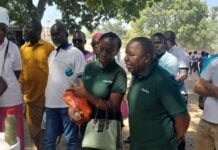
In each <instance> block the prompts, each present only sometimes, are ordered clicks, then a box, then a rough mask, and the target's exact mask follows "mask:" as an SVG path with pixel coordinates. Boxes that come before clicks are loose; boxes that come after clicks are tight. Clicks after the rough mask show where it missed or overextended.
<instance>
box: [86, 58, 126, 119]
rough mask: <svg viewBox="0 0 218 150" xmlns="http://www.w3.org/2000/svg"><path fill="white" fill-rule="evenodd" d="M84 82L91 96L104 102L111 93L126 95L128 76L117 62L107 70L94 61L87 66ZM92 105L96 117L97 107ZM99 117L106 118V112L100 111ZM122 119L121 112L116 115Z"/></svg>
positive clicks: (110, 115)
mask: <svg viewBox="0 0 218 150" xmlns="http://www.w3.org/2000/svg"><path fill="white" fill-rule="evenodd" d="M83 82H84V86H85V88H86V90H87V91H88V92H89V93H90V94H92V95H94V96H96V97H98V98H99V99H102V100H109V98H110V95H111V93H121V94H125V92H126V86H127V85H126V84H127V76H126V72H125V71H124V69H123V68H122V67H120V66H119V65H118V64H117V63H116V62H114V63H113V64H112V65H110V66H109V67H107V68H101V67H100V64H99V62H97V61H94V62H91V63H89V64H87V66H86V68H85V72H84V75H83ZM90 105H91V107H92V108H93V110H94V112H93V117H94V115H95V109H96V107H95V106H94V105H92V104H91V103H90ZM99 114H100V115H99ZM101 114H102V115H101ZM99 116H100V117H104V118H105V112H103V111H100V110H99V112H98V117H99ZM113 116H114V114H113V115H112V114H109V117H110V118H111V117H113ZM120 117H121V115H120V112H119V113H118V114H117V115H116V118H117V119H119V120H120V119H121V118H120ZM113 118H114V117H113Z"/></svg>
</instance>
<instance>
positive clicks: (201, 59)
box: [199, 51, 208, 73]
mask: <svg viewBox="0 0 218 150" xmlns="http://www.w3.org/2000/svg"><path fill="white" fill-rule="evenodd" d="M207 58H208V55H207V53H206V52H205V51H202V52H201V57H200V60H199V71H200V73H201V72H202V69H203V65H204V63H205V61H206V60H207Z"/></svg>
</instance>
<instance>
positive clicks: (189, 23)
mask: <svg viewBox="0 0 218 150" xmlns="http://www.w3.org/2000/svg"><path fill="white" fill-rule="evenodd" d="M212 26H213V24H212V22H211V20H210V19H209V18H208V8H207V4H206V3H205V2H203V1H201V0H186V1H184V0H163V1H161V2H159V3H155V4H154V5H153V6H152V7H147V8H145V9H144V10H143V11H141V18H140V19H139V20H137V21H135V22H132V23H131V27H132V30H130V31H129V32H128V33H127V35H128V37H132V36H135V35H142V34H143V35H144V36H151V35H152V34H154V33H155V32H164V31H166V30H172V31H174V32H175V33H176V35H177V41H178V43H179V44H180V45H181V46H183V47H186V48H200V49H203V48H208V47H210V45H211V43H212V42H213V40H214V36H215V35H214V33H213V32H211V28H212Z"/></svg>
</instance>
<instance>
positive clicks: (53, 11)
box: [33, 0, 218, 26]
mask: <svg viewBox="0 0 218 150" xmlns="http://www.w3.org/2000/svg"><path fill="white" fill-rule="evenodd" d="M204 1H205V2H206V3H207V4H208V7H209V8H210V7H213V6H218V0H204ZM33 3H34V4H36V3H38V0H33ZM56 19H61V12H60V11H59V10H57V8H56V6H52V7H48V6H47V7H46V10H45V13H44V16H43V18H42V25H43V26H51V25H52V24H54V23H55V20H56Z"/></svg>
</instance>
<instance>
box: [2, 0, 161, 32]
mask: <svg viewBox="0 0 218 150" xmlns="http://www.w3.org/2000/svg"><path fill="white" fill-rule="evenodd" d="M157 1H160V0H39V1H38V4H37V6H35V5H33V0H1V1H0V6H4V7H6V8H8V9H9V12H10V16H11V19H12V20H13V21H14V23H15V24H17V25H20V26H23V25H24V24H25V23H26V22H27V21H29V20H31V19H37V20H41V19H42V17H43V14H44V11H45V6H46V4H48V5H55V4H56V5H57V7H58V9H59V10H60V11H61V12H62V18H63V19H62V21H63V22H64V23H66V24H67V26H68V28H69V29H70V30H71V31H73V30H74V29H80V28H81V27H82V26H85V27H86V28H87V29H88V30H90V31H92V30H93V29H95V28H96V27H97V26H98V25H99V24H100V23H101V22H102V21H105V20H109V19H111V18H116V17H122V18H124V20H125V21H127V22H128V21H130V20H134V19H136V18H138V17H139V15H140V14H139V12H140V10H142V9H144V8H145V7H146V6H148V5H149V6H151V5H152V4H153V3H155V2H157Z"/></svg>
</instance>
